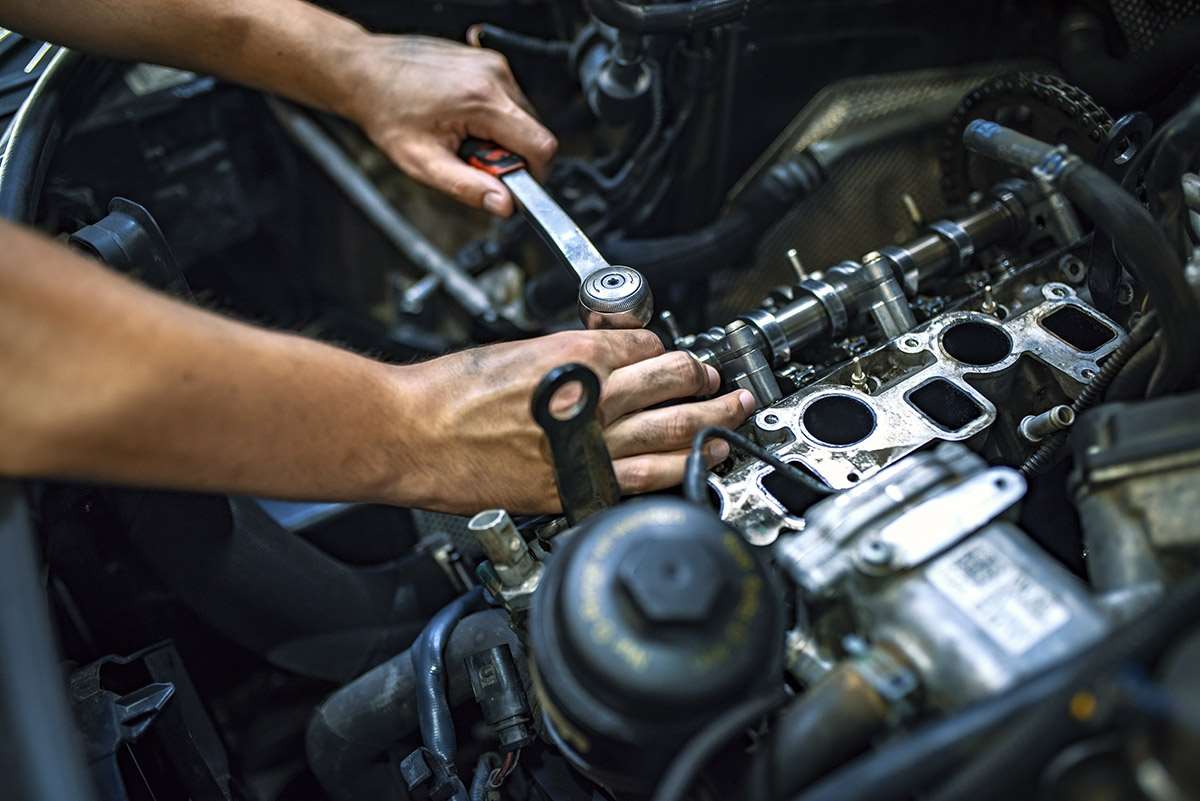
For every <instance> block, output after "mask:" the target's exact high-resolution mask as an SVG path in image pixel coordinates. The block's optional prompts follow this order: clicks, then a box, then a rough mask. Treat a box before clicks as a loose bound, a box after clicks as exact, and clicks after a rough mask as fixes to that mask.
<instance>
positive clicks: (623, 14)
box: [588, 0, 771, 34]
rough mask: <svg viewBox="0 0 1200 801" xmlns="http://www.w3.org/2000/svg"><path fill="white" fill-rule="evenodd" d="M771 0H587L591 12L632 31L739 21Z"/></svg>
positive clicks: (675, 29)
mask: <svg viewBox="0 0 1200 801" xmlns="http://www.w3.org/2000/svg"><path fill="white" fill-rule="evenodd" d="M769 2H771V0H694V2H690V3H656V4H654V5H643V4H641V3H630V2H626V0H588V9H589V10H590V11H591V12H592V16H593V17H595V18H596V19H598V20H600V21H601V22H603V23H605V24H606V25H611V26H612V27H614V28H617V29H618V30H622V31H628V32H630V33H643V34H644V33H693V32H695V31H701V30H705V29H706V28H715V27H716V26H718V25H726V24H728V23H730V22H737V21H738V20H740V19H741V18H743V17H745V16H746V15H747V14H750V13H751V12H753V11H757V10H758V9H760V8H762V7H763V6H765V5H767V4H768V3H769Z"/></svg>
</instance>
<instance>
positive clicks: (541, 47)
mask: <svg viewBox="0 0 1200 801" xmlns="http://www.w3.org/2000/svg"><path fill="white" fill-rule="evenodd" d="M471 33H474V35H475V36H476V37H478V41H479V44H480V46H482V47H487V48H490V49H492V50H498V51H500V52H501V53H503V54H504V55H506V56H508V55H511V54H513V53H522V54H526V55H531V56H542V57H544V58H558V59H563V60H566V59H567V58H568V57H569V56H570V54H571V45H570V43H568V42H557V41H552V40H549V39H539V38H537V37H536V36H527V35H525V34H523V33H517V32H516V31H510V30H508V29H506V28H501V27H499V26H498V25H491V24H489V23H486V22H484V23H480V24H478V25H473V26H472V27H471V29H470V31H468V38H469V37H470V35H471Z"/></svg>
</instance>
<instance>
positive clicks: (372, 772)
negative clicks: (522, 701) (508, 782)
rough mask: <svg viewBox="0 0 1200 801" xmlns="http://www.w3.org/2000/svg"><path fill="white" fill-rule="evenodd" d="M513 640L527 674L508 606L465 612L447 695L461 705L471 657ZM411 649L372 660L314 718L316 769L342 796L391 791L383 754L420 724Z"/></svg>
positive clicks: (449, 644)
mask: <svg viewBox="0 0 1200 801" xmlns="http://www.w3.org/2000/svg"><path fill="white" fill-rule="evenodd" d="M498 645H508V646H509V647H510V648H511V649H512V651H513V654H514V655H515V656H516V657H517V658H516V663H517V666H518V670H520V671H521V672H522V679H523V680H525V681H526V684H528V676H527V675H525V664H526V662H525V659H524V658H523V656H522V655H523V654H524V653H525V651H524V648H523V647H522V645H521V641H520V640H519V639H518V637H517V635H516V633H515V632H513V630H512V628H511V627H510V626H509V623H508V614H507V613H506V612H505V611H504V610H502V609H489V610H487V611H484V612H477V613H475V614H472V615H468V616H467V617H465V618H463V619H462V621H461V622H459V624H458V625H457V626H455V627H454V628H453V630H452V631H451V632H450V633H449V638H448V639H447V640H446V644H445V650H444V652H443V664H444V665H445V672H444V674H443V675H444V677H445V687H446V689H445V697H446V700H447V702H448V704H449V705H450V707H454V706H455V705H457V704H461V703H463V702H465V701H467V700H469V699H470V698H471V682H470V678H469V677H468V675H467V670H466V667H465V665H464V660H465V659H466V658H467V657H468V656H471V655H472V654H476V653H479V652H480V651H486V650H488V649H490V648H494V647H496V646H498ZM413 651H414V649H409V650H407V651H404V652H403V653H400V654H398V655H396V656H395V657H393V658H391V659H389V660H388V661H386V662H384V663H382V664H380V665H378V666H376V667H374V668H372V669H371V670H369V671H367V672H366V673H364V674H363V675H362V676H359V677H358V678H357V679H355V680H354V681H352V682H350V683H349V684H346V685H345V686H344V687H342V688H340V689H338V690H337V691H336V692H334V693H333V694H332V695H330V696H329V698H327V699H326V700H325V702H324V703H322V704H321V705H320V706H319V707H317V709H316V711H315V712H314V714H313V717H312V720H311V721H310V722H309V725H308V733H307V735H306V740H305V751H306V754H307V757H308V765H309V768H310V769H311V770H312V772H313V775H315V776H316V777H317V780H318V781H319V782H320V783H321V786H322V787H324V788H325V792H326V793H328V795H329V796H330V797H331V798H333V799H335V801H353V800H354V799H361V798H379V797H385V796H384V795H383V792H384V790H381V788H386V787H388V786H390V782H391V781H392V779H391V775H390V772H389V770H388V764H387V761H386V760H383V759H382V758H381V757H382V756H383V755H384V754H385V753H386V752H387V751H388V750H389V749H390V748H392V747H393V746H395V745H396V744H397V743H399V742H401V741H402V740H405V739H407V738H409V737H411V736H412V735H413V734H414V733H416V732H417V730H418V728H419V722H418V712H417V677H416V672H415V671H414V666H413V662H414V660H413V656H414V654H413Z"/></svg>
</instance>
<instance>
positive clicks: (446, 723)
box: [412, 587, 485, 801]
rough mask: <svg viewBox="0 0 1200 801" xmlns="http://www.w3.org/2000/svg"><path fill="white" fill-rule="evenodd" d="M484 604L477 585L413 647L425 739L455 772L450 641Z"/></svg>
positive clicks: (437, 618) (432, 623)
mask: <svg viewBox="0 0 1200 801" xmlns="http://www.w3.org/2000/svg"><path fill="white" fill-rule="evenodd" d="M484 603H485V601H484V597H483V588H482V587H476V588H474V589H473V590H471V591H470V592H468V593H466V594H465V595H463V596H461V597H459V598H457V599H456V600H454V601H452V602H450V603H449V604H447V605H446V606H445V607H444V608H443V609H442V611H440V612H438V613H437V614H436V615H434V616H433V619H432V620H430V621H429V624H428V625H426V626H425V630H424V631H422V632H421V635H420V636H419V637H417V640H416V642H414V643H413V647H412V662H413V674H414V675H415V676H416V681H417V720H418V721H419V723H420V726H421V739H422V740H423V741H424V743H425V747H426V748H427V749H429V751H430V752H431V753H432V754H433V755H434V756H435V757H437V758H438V759H440V760H441V761H442V763H443V764H444V765H445V766H446V767H447V768H448V769H450V770H451V771H453V770H454V758H455V756H457V754H458V742H457V740H455V737H454V717H453V715H451V714H450V701H449V699H448V698H447V696H446V662H445V651H446V643H447V642H448V641H449V640H450V634H451V633H452V632H453V631H454V627H455V626H457V625H458V622H459V621H460V620H462V619H463V617H464V616H465V615H466V614H468V613H469V612H477V611H479V610H480V609H481V608H482V607H483V606H484ZM465 794H466V791H465V790H464V791H463V795H464V796H465ZM464 801H465V799H464Z"/></svg>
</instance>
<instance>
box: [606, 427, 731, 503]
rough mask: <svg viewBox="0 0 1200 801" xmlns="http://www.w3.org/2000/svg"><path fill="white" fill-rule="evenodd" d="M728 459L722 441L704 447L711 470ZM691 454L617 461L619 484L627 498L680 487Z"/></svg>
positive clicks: (726, 447)
mask: <svg viewBox="0 0 1200 801" xmlns="http://www.w3.org/2000/svg"><path fill="white" fill-rule="evenodd" d="M727 456H729V445H727V444H726V443H725V442H722V441H720V440H718V441H716V442H710V443H709V444H708V445H705V446H704V461H705V462H707V464H708V466H709V467H713V466H715V465H718V464H720V463H721V462H723V461H725V457H727ZM687 458H688V451H675V452H674V453H652V454H646V455H643V456H632V457H630V458H627V459H618V460H617V461H616V462H614V463H613V469H614V471H615V472H616V474H617V483H618V484H620V485H621V492H623V493H624V494H626V495H641V494H642V493H646V492H658V491H659V490H664V489H669V488H670V487H675V486H678V485H679V484H680V483H681V482H682V481H683V468H684V465H686V464H687Z"/></svg>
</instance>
